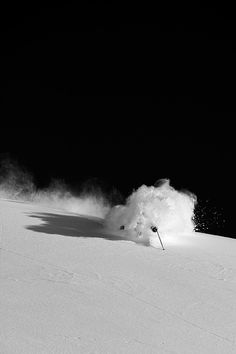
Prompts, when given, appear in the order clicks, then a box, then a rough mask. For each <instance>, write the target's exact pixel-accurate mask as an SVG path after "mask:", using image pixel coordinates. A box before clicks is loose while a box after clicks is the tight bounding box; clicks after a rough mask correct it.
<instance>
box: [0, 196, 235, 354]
mask: <svg viewBox="0 0 236 354" xmlns="http://www.w3.org/2000/svg"><path fill="white" fill-rule="evenodd" d="M19 205H20V206H19ZM0 208H1V209H0V210H2V211H3V212H1V216H0V217H1V220H0V222H1V236H0V240H1V241H0V242H1V244H0V255H1V259H0V262H1V268H0V282H1V289H2V291H0V300H1V301H0V302H1V303H2V307H1V313H3V314H4V320H3V324H4V327H3V328H1V331H0V352H3V353H4V354H5V353H6V354H8V353H9V354H10V353H23V352H24V353H26V354H27V353H139V352H140V353H157V352H158V353H181V354H182V353H190V352H191V353H200V352H201V353H209V352H214V353H226V352H227V353H235V352H236V346H235V339H236V318H235V315H236V304H235V301H234V299H235V293H236V262H235V261H234V257H233V255H234V251H235V250H236V245H235V246H234V249H233V245H234V240H229V239H223V238H217V237H215V238H214V237H209V236H208V235H197V234H196V239H194V241H193V246H192V247H191V245H190V246H189V245H188V247H183V248H181V247H178V246H172V245H169V246H168V245H167V247H166V251H165V252H163V251H161V250H159V249H153V248H151V247H144V246H140V245H136V244H135V243H132V242H130V241H109V240H106V237H104V239H97V238H95V239H91V238H89V237H88V238H78V239H76V238H75V237H74V238H70V237H64V238H63V237H62V236H57V235H53V236H51V235H47V234H43V233H41V234H37V233H35V232H33V231H29V230H26V228H25V226H26V225H28V224H29V223H30V222H31V223H35V222H38V223H39V221H38V220H37V221H36V220H35V219H32V218H29V216H27V215H26V211H27V212H28V211H30V210H32V212H35V208H38V207H35V206H33V205H30V204H17V203H14V202H11V203H10V202H7V201H5V202H3V201H2V202H0ZM197 237H199V243H198V239H197ZM204 237H205V239H204ZM214 241H215V243H216V246H215V245H214ZM227 243H229V246H228V245H227ZM225 244H226V245H225ZM202 245H205V246H206V245H208V247H207V248H204V247H202ZM63 247H64V249H63ZM229 249H230V251H229ZM43 250H46V255H45V254H44V252H43ZM220 251H223V252H220ZM66 253H68V256H67V255H66ZM222 253H223V256H222ZM70 257H72V259H71V258H70ZM78 269H79V270H80V271H78ZM4 287H6V290H5V288H4ZM53 299H54V300H55V302H54V301H53ZM18 305H19V306H22V307H23V310H24V311H23V310H22V309H21V308H20V309H19V308H18ZM26 305H27V306H26ZM54 306H55V308H54ZM30 311H31V312H32V313H33V314H34V315H33V316H31V315H30ZM47 311H49V314H51V318H49V315H48V314H47ZM73 311H74V312H75V313H76V312H78V314H79V315H80V316H79V317H78V318H77V317H76V316H74V313H73ZM14 312H15V313H16V314H17V316H16V317H17V318H16V320H15V319H14ZM59 315H60V316H62V317H61V322H60V323H57V321H58V318H60V317H59ZM1 316H2V315H1ZM27 319H28V320H29V322H30V325H28V324H27ZM65 319H66V320H65ZM53 322H55V326H53ZM20 324H22V325H20ZM29 327H30V328H29ZM44 327H46V329H45V330H44ZM47 331H48V332H47Z"/></svg>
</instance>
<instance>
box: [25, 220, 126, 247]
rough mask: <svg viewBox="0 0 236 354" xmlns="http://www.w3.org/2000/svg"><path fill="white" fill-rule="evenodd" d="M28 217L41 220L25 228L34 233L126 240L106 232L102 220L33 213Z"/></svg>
mask: <svg viewBox="0 0 236 354" xmlns="http://www.w3.org/2000/svg"><path fill="white" fill-rule="evenodd" d="M29 216H30V217H31V218H37V219H41V220H42V224H40V225H30V226H27V227H26V228H27V229H28V230H32V231H35V232H42V233H46V234H51V235H61V236H70V237H94V238H104V239H107V240H114V241H117V240H127V238H125V237H122V236H121V235H115V234H112V233H111V232H110V231H109V232H108V231H107V230H106V229H105V227H104V224H103V220H102V219H99V218H92V217H85V216H77V215H61V214H51V213H34V214H31V215H29Z"/></svg>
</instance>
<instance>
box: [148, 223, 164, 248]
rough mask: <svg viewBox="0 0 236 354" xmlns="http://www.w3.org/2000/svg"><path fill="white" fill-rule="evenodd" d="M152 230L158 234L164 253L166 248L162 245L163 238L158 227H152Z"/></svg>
mask: <svg viewBox="0 0 236 354" xmlns="http://www.w3.org/2000/svg"><path fill="white" fill-rule="evenodd" d="M151 229H152V231H153V232H156V233H157V236H158V238H159V241H160V244H161V247H162V249H163V251H164V250H165V248H164V246H163V243H162V240H161V236H160V234H159V231H158V228H157V227H156V226H152V227H151Z"/></svg>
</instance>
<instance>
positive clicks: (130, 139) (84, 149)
mask: <svg viewBox="0 0 236 354" xmlns="http://www.w3.org/2000/svg"><path fill="white" fill-rule="evenodd" d="M0 23H1V32H0V35H1V52H0V60H1V68H2V69H1V78H0V99H1V142H0V143H1V151H2V152H3V153H4V152H10V155H11V156H12V157H13V158H15V159H16V160H18V161H19V162H20V163H21V164H23V165H24V166H26V167H27V168H28V169H29V170H30V171H31V172H32V173H33V174H34V175H35V178H36V180H37V181H38V183H39V184H40V183H41V184H42V185H43V184H46V183H48V181H49V180H50V178H52V177H53V178H62V179H65V180H66V181H67V182H68V183H69V184H73V185H75V184H79V183H81V182H82V181H84V180H86V179H88V178H92V177H98V178H100V179H102V180H105V181H106V182H107V183H108V184H114V185H115V186H116V187H117V188H118V189H120V190H121V192H122V193H124V194H125V195H128V194H129V193H130V192H131V191H132V189H133V188H137V187H139V186H140V185H141V184H143V183H145V184H148V185H149V184H153V183H154V182H155V181H156V180H157V179H159V178H170V180H171V182H172V184H173V185H174V186H175V187H176V188H180V189H181V188H186V189H189V190H191V191H192V192H194V193H196V195H197V196H199V199H202V200H203V203H205V204H206V201H207V200H210V202H209V203H210V205H213V206H214V207H216V208H217V210H219V209H222V208H223V212H222V213H223V214H224V218H225V217H226V219H227V223H226V224H227V225H228V226H227V227H226V226H225V224H224V226H222V227H224V228H225V231H226V232H228V231H229V232H231V233H232V230H233V226H232V225H233V211H232V207H231V204H232V203H233V200H234V198H235V191H234V184H235V182H234V181H235V172H234V165H235V153H234V141H235V133H234V132H235V128H234V125H233V121H234V117H235V20H234V17H233V13H232V11H231V10H230V9H227V8H222V7H221V8H220V7H216V6H215V7H212V8H202V7H201V8H200V7H197V6H196V7H194V6H188V7H182V8H181V7H178V8H170V6H166V7H165V6H164V5H163V6H158V7H156V8H150V7H148V6H146V5H145V6H144V4H141V5H139V4H138V3H136V4H135V6H132V7H131V6H130V8H129V7H128V6H127V5H121V4H119V5H111V4H108V3H106V2H105V1H103V2H102V1H100V2H93V1H89V2H86V4H79V5H77V6H75V5H69V4H68V3H66V4H64V5H58V6H56V7H37V6H35V5H32V6H31V7H26V6H25V7H23V6H21V5H18V7H14V9H13V8H10V6H7V5H5V8H2V11H1V21H0ZM219 220H223V217H222V218H221V217H220V216H219ZM220 223H221V221H220ZM222 224H223V223H222ZM217 227H218V228H219V227H220V226H219V225H218V226H217Z"/></svg>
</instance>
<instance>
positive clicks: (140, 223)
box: [106, 179, 196, 244]
mask: <svg viewBox="0 0 236 354" xmlns="http://www.w3.org/2000/svg"><path fill="white" fill-rule="evenodd" d="M195 203H196V197H195V196H194V195H193V194H191V193H189V192H179V191H177V190H175V189H174V188H173V187H171V186H170V183H169V180H168V179H164V180H159V181H158V183H156V184H155V186H150V187H148V186H146V185H143V186H141V187H140V188H138V189H137V190H136V191H134V192H133V194H132V195H131V196H130V197H129V198H128V199H127V202H126V204H125V205H118V206H115V207H113V208H112V209H111V210H110V212H109V213H108V214H107V216H106V226H107V228H108V229H111V230H117V231H118V230H120V231H119V234H120V233H123V234H125V235H126V236H127V238H129V239H135V240H137V241H138V242H149V243H151V244H152V243H155V240H157V234H156V233H154V232H153V231H152V230H151V227H153V226H156V227H157V229H158V231H159V233H160V235H162V236H164V237H166V238H167V237H169V236H173V235H177V234H183V233H189V232H192V231H194V229H195V224H194V206H195Z"/></svg>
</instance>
